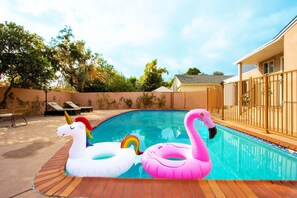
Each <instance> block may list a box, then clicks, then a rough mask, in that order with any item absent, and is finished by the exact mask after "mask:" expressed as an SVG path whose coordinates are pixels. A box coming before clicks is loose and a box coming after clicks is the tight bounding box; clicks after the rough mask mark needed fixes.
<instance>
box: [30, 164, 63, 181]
mask: <svg viewBox="0 0 297 198" xmlns="http://www.w3.org/2000/svg"><path fill="white" fill-rule="evenodd" d="M61 170H64V166H61V167H60V168H56V169H51V170H45V171H39V172H38V174H37V175H36V176H35V179H36V178H38V177H40V176H43V175H48V174H51V173H56V172H59V171H61Z"/></svg>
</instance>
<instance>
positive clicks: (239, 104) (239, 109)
mask: <svg viewBox="0 0 297 198" xmlns="http://www.w3.org/2000/svg"><path fill="white" fill-rule="evenodd" d="M238 76H239V82H238V116H240V115H241V114H242V62H240V63H238Z"/></svg>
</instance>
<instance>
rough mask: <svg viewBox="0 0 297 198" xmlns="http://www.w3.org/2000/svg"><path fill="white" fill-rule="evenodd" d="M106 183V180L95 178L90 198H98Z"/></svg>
mask: <svg viewBox="0 0 297 198" xmlns="http://www.w3.org/2000/svg"><path fill="white" fill-rule="evenodd" d="M107 181H108V179H107V178H104V179H102V178H97V182H96V186H94V190H93V192H92V194H91V196H90V197H100V196H101V193H102V192H103V191H104V188H105V185H106V183H107Z"/></svg>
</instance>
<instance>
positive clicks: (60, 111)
mask: <svg viewBox="0 0 297 198" xmlns="http://www.w3.org/2000/svg"><path fill="white" fill-rule="evenodd" d="M64 111H66V112H67V113H68V114H69V115H78V114H80V108H63V107H61V106H60V105H58V104H57V103H56V102H48V103H47V110H46V111H45V112H44V115H45V116H46V115H64Z"/></svg>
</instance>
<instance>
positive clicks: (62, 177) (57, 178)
mask: <svg viewBox="0 0 297 198" xmlns="http://www.w3.org/2000/svg"><path fill="white" fill-rule="evenodd" d="M65 177H66V175H65V174H60V175H59V176H57V177H55V178H54V179H52V180H50V181H48V182H46V183H43V184H41V185H39V186H36V187H35V188H36V189H37V190H39V191H41V190H43V189H45V188H47V187H49V186H51V185H53V184H55V183H57V182H60V181H62V180H63V179H64V178H65Z"/></svg>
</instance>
